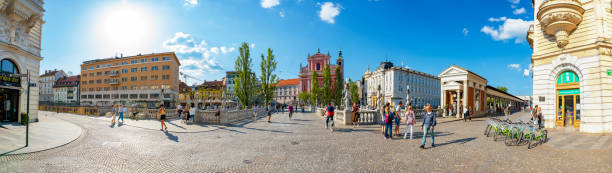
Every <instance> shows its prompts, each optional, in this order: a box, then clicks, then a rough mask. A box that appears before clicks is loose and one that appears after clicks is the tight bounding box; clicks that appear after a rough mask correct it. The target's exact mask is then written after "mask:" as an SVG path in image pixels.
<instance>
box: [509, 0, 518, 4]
mask: <svg viewBox="0 0 612 173" xmlns="http://www.w3.org/2000/svg"><path fill="white" fill-rule="evenodd" d="M508 2H510V3H513V4H518V3H521V0H508Z"/></svg>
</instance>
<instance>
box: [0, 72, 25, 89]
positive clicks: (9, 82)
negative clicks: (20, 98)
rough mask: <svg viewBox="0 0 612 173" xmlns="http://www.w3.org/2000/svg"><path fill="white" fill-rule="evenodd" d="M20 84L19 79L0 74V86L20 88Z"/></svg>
mask: <svg viewBox="0 0 612 173" xmlns="http://www.w3.org/2000/svg"><path fill="white" fill-rule="evenodd" d="M20 83H21V78H19V77H12V76H10V74H8V73H2V74H0V85H4V86H13V87H21V84H20Z"/></svg>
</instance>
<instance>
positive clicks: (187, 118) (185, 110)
mask: <svg viewBox="0 0 612 173" xmlns="http://www.w3.org/2000/svg"><path fill="white" fill-rule="evenodd" d="M183 114H185V115H184V117H185V124H187V122H189V106H187V105H185V109H184V111H183Z"/></svg>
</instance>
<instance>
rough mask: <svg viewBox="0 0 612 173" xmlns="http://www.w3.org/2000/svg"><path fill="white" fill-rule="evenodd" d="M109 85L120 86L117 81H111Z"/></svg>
mask: <svg viewBox="0 0 612 173" xmlns="http://www.w3.org/2000/svg"><path fill="white" fill-rule="evenodd" d="M110 84H111V85H119V84H120V82H119V81H111V82H110Z"/></svg>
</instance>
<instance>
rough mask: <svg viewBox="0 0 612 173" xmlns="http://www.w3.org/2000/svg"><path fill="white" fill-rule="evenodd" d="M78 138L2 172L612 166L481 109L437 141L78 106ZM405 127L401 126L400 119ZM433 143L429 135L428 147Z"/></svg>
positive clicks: (19, 158) (308, 120)
mask: <svg viewBox="0 0 612 173" xmlns="http://www.w3.org/2000/svg"><path fill="white" fill-rule="evenodd" d="M61 118H62V119H64V120H67V121H70V122H73V123H75V124H78V125H80V126H81V127H82V128H83V135H82V136H81V138H79V139H77V140H76V141H74V142H72V143H70V144H68V145H66V146H63V147H60V148H56V149H52V150H48V151H43V152H39V153H32V154H24V155H13V156H0V172H517V171H521V172H609V171H610V170H612V164H610V163H612V150H593V151H591V150H583V151H575V150H563V149H555V148H551V147H537V148H535V149H531V150H529V149H527V147H526V146H517V147H507V146H505V145H504V144H503V142H501V141H498V142H494V141H493V140H492V139H491V138H487V137H484V136H483V134H482V133H483V129H484V126H485V123H486V121H485V119H483V118H479V119H475V120H473V121H472V122H467V123H464V122H463V121H450V122H443V123H442V122H441V123H440V124H438V126H437V127H436V134H437V135H438V137H437V138H436V144H437V146H436V147H435V148H428V149H425V150H422V149H419V148H418V146H419V145H420V138H418V137H420V136H422V133H421V130H420V128H415V130H416V131H417V132H416V134H415V135H416V137H417V139H414V140H404V139H399V138H396V139H392V140H385V139H384V138H383V136H382V133H381V132H380V127H378V126H375V125H374V126H362V127H359V128H350V127H338V128H337V130H336V131H335V132H329V131H328V130H325V129H324V120H323V118H322V117H320V116H317V115H314V114H301V113H297V114H296V115H294V119H293V120H289V119H288V118H287V114H286V113H279V114H274V115H273V119H272V123H267V122H266V121H265V120H266V117H260V118H261V119H260V120H258V121H257V122H250V121H247V122H240V123H236V124H232V125H229V126H226V127H219V128H218V129H216V130H213V131H208V132H201V133H172V132H162V131H159V130H148V129H142V128H136V127H130V126H121V127H113V128H111V127H109V123H108V122H106V121H97V120H92V119H90V118H86V117H83V116H77V115H65V116H62V117H61ZM401 131H403V128H402V129H401ZM429 146H430V144H429V143H428V144H427V147H429Z"/></svg>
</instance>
